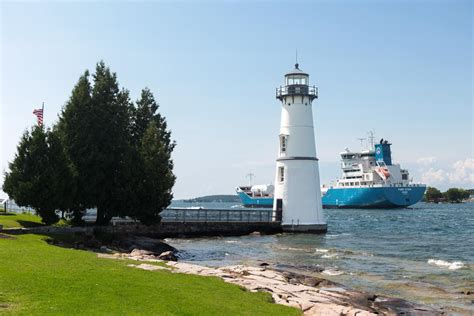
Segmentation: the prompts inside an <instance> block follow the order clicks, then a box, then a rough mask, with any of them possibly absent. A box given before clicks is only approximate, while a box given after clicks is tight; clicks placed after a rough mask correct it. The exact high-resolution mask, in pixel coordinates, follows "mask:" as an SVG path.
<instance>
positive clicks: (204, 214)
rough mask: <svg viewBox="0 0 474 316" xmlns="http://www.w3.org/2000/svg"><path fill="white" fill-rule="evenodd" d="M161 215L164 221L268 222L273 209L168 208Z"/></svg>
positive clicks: (271, 218)
mask: <svg viewBox="0 0 474 316" xmlns="http://www.w3.org/2000/svg"><path fill="white" fill-rule="evenodd" d="M160 215H161V220H162V221H163V222H224V223H226V222H241V223H242V222H243V223H268V222H271V221H272V220H273V211H272V210H271V209H265V210H263V209H239V210H235V209H200V208H198V209H188V208H168V209H165V210H163V212H161V214H160Z"/></svg>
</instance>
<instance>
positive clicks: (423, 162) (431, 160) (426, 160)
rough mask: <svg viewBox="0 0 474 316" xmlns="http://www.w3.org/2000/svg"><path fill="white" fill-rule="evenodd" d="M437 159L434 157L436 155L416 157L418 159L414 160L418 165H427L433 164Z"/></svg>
mask: <svg viewBox="0 0 474 316" xmlns="http://www.w3.org/2000/svg"><path fill="white" fill-rule="evenodd" d="M437 161H438V160H437V159H436V157H421V158H418V160H417V161H416V162H417V163H418V164H420V165H423V166H428V165H431V164H433V163H435V162H437Z"/></svg>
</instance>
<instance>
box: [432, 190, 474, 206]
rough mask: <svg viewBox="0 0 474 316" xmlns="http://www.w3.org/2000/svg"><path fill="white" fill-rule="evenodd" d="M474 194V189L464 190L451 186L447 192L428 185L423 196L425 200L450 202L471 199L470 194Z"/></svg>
mask: <svg viewBox="0 0 474 316" xmlns="http://www.w3.org/2000/svg"><path fill="white" fill-rule="evenodd" d="M471 194H474V189H470V190H464V189H459V188H450V189H448V190H447V191H446V192H441V191H440V190H438V189H437V188H434V187H428V188H427V189H426V192H425V196H424V197H423V201H425V202H434V203H438V202H448V203H461V202H462V201H464V200H467V199H469V197H470V195H471Z"/></svg>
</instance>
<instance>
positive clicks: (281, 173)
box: [278, 167, 285, 182]
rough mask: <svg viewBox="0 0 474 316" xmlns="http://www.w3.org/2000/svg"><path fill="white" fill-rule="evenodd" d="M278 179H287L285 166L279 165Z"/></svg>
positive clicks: (281, 180)
mask: <svg viewBox="0 0 474 316" xmlns="http://www.w3.org/2000/svg"><path fill="white" fill-rule="evenodd" d="M278 180H280V182H284V181H285V167H278Z"/></svg>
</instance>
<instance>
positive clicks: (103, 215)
mask: <svg viewBox="0 0 474 316" xmlns="http://www.w3.org/2000/svg"><path fill="white" fill-rule="evenodd" d="M111 219H112V216H109V215H107V210H106V209H105V208H103V207H100V206H98V207H97V218H96V220H95V224H96V225H107V224H108V223H109V222H110V220H111Z"/></svg>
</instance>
